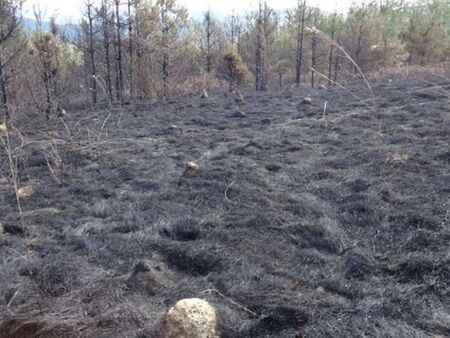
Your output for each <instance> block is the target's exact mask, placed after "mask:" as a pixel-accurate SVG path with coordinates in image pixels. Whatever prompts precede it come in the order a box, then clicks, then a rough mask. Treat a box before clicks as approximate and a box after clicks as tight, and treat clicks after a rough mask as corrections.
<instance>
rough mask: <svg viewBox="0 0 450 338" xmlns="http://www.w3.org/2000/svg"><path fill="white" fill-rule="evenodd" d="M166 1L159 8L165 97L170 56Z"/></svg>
mask: <svg viewBox="0 0 450 338" xmlns="http://www.w3.org/2000/svg"><path fill="white" fill-rule="evenodd" d="M167 12H168V9H167V3H166V2H164V7H162V8H161V22H162V46H161V47H162V50H163V54H162V61H161V67H162V80H163V96H164V98H167V96H168V94H169V64H170V56H169V30H170V27H169V24H168V23H167V20H168V18H167V15H168V13H167Z"/></svg>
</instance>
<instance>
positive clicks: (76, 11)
mask: <svg viewBox="0 0 450 338" xmlns="http://www.w3.org/2000/svg"><path fill="white" fill-rule="evenodd" d="M354 2H362V0H309V1H308V4H310V5H318V6H319V7H321V8H322V9H325V10H327V11H330V12H332V11H334V10H335V9H337V10H338V11H345V9H346V8H348V6H349V5H350V4H352V3H354ZM84 3H85V1H84V0H27V1H25V5H24V8H25V16H26V17H33V6H37V7H38V8H40V9H41V11H42V12H44V13H45V14H46V17H49V16H51V15H54V14H57V16H58V19H59V20H60V21H65V20H66V19H72V20H77V19H78V18H79V17H80V13H81V12H82V8H83V4H84ZM124 3H125V1H124ZM178 3H179V4H181V5H183V6H185V7H187V8H188V9H189V12H190V13H191V14H194V15H198V14H199V13H202V12H204V11H205V10H206V9H207V8H208V7H209V8H210V9H211V11H214V12H216V13H219V14H220V15H227V14H228V13H231V11H232V10H233V9H234V10H236V12H238V13H244V12H245V11H246V10H249V9H254V8H257V7H256V6H257V4H258V0H178ZM267 3H268V4H269V5H270V7H272V8H274V9H286V8H292V7H295V6H296V4H297V0H267Z"/></svg>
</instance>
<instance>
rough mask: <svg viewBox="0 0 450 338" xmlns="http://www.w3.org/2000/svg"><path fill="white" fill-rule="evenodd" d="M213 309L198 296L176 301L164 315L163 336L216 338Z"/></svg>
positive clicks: (215, 320)
mask: <svg viewBox="0 0 450 338" xmlns="http://www.w3.org/2000/svg"><path fill="white" fill-rule="evenodd" d="M216 326H217V317H216V311H215V309H214V308H213V307H212V306H211V305H210V304H209V303H208V302H207V301H205V300H203V299H199V298H191V299H183V300H180V301H178V302H177V303H176V304H175V305H174V306H173V307H172V308H171V309H170V310H169V311H168V312H167V314H166V315H165V317H164V331H163V332H164V335H163V337H164V338H218V335H217V333H216Z"/></svg>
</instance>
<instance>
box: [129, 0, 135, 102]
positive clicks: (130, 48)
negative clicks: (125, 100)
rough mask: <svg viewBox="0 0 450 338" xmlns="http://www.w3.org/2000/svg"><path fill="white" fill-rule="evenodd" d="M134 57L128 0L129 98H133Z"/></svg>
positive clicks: (131, 21) (131, 19)
mask: <svg viewBox="0 0 450 338" xmlns="http://www.w3.org/2000/svg"><path fill="white" fill-rule="evenodd" d="M133 58H134V55H133V18H132V16H131V0H128V61H129V64H128V83H129V88H130V98H131V99H133V98H134V83H133V81H134V79H133V67H134V62H133V61H134V60H133Z"/></svg>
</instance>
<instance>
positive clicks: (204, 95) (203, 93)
mask: <svg viewBox="0 0 450 338" xmlns="http://www.w3.org/2000/svg"><path fill="white" fill-rule="evenodd" d="M208 97H209V96H208V92H207V91H206V89H204V90H203V92H202V95H200V98H202V99H207V98H208Z"/></svg>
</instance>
